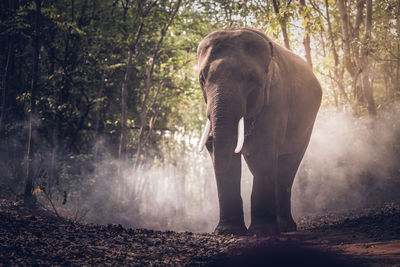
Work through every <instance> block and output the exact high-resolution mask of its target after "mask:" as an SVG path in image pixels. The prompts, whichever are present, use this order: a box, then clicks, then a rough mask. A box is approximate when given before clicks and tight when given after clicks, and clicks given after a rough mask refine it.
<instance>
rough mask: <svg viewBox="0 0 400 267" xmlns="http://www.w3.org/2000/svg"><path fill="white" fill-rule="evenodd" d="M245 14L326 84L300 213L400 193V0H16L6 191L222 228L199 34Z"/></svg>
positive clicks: (174, 225) (159, 222)
mask: <svg viewBox="0 0 400 267" xmlns="http://www.w3.org/2000/svg"><path fill="white" fill-rule="evenodd" d="M240 28H255V29H259V30H261V31H262V32H265V33H266V34H267V35H268V36H269V37H270V38H272V39H273V40H275V41H276V42H278V43H280V44H281V45H282V46H284V47H286V48H287V49H290V50H292V51H293V52H294V53H296V54H298V55H300V56H302V57H303V58H304V60H305V61H306V62H307V63H308V64H309V65H310V67H312V69H313V72H314V73H315V75H316V76H317V77H318V80H319V81H320V84H321V87H322V89H323V98H322V104H321V108H320V111H319V115H318V117H317V121H316V124H315V127H314V133H313V135H312V137H311V142H310V146H309V149H308V151H307V153H306V155H305V158H304V160H303V162H302V165H301V167H300V170H299V171H298V173H297V178H296V180H295V185H294V188H293V198H292V210H293V213H294V216H295V217H298V216H301V215H304V214H307V213H312V212H321V211H326V210H332V209H344V208H361V207H368V206H371V205H376V204H379V203H385V202H390V201H399V196H400V161H399V160H400V120H399V116H400V106H399V98H400V1H399V0H380V1H372V0H357V1H356V0H354V1H347V0H336V1H335V0H299V1H292V0H272V1H262V0H247V1H246V0H232V1H226V0H190V1H189V0H64V1H49V0H3V1H1V4H0V61H1V64H0V170H1V172H0V198H2V199H12V200H15V199H17V200H18V199H19V200H20V201H24V203H26V204H27V205H39V206H42V207H45V208H47V209H49V210H51V211H52V212H54V213H56V214H57V215H63V216H68V217H70V218H73V219H74V220H77V221H84V222H94V223H99V224H107V223H116V224H122V225H123V226H126V227H135V228H149V229H160V230H180V231H182V230H188V231H203V232H204V231H212V230H213V227H215V224H216V221H217V219H218V218H217V217H218V207H217V206H216V205H217V203H218V201H217V193H216V185H215V178H214V174H213V169H212V164H211V161H210V158H209V155H208V154H207V152H206V151H203V152H202V153H199V152H198V151H197V147H198V142H199V139H200V135H201V133H202V128H203V126H204V124H205V121H206V112H205V111H206V104H205V103H204V99H203V95H202V92H201V89H200V84H199V77H198V75H199V73H198V65H197V64H198V63H197V54H196V49H197V46H198V44H199V42H200V41H201V40H202V39H203V38H204V37H205V36H206V35H207V34H209V33H211V32H212V31H214V30H217V29H240ZM282 78H284V77H282ZM243 173H244V176H245V179H243V181H242V196H243V198H244V205H245V215H246V214H247V215H246V216H247V217H248V209H249V200H248V198H249V195H250V191H251V189H250V187H251V183H252V181H251V177H250V174H249V171H248V170H247V169H244V170H243ZM246 210H247V211H246ZM246 212H247V213H246ZM246 220H247V221H248V219H246Z"/></svg>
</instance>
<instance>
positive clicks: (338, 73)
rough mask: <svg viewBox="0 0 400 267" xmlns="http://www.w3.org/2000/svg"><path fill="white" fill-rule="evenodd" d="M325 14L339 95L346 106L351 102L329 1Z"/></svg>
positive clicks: (326, 4)
mask: <svg viewBox="0 0 400 267" xmlns="http://www.w3.org/2000/svg"><path fill="white" fill-rule="evenodd" d="M325 14H326V20H327V23H328V35H329V40H330V42H331V52H332V55H333V60H334V62H335V70H334V75H335V80H336V83H337V85H338V87H339V93H340V95H341V96H342V98H343V100H344V102H345V103H346V104H351V103H350V100H349V98H348V96H347V93H346V91H345V90H344V86H343V71H342V70H341V69H340V62H339V56H338V54H337V51H336V44H335V37H334V35H333V32H332V24H331V20H330V14H329V3H328V0H325Z"/></svg>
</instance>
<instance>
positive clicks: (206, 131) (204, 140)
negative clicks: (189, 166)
mask: <svg viewBox="0 0 400 267" xmlns="http://www.w3.org/2000/svg"><path fill="white" fill-rule="evenodd" d="M210 130H211V123H210V120H209V119H207V123H206V127H205V129H204V132H203V135H202V136H201V139H200V143H199V152H201V151H203V148H204V146H205V144H206V143H207V139H208V135H209V134H210Z"/></svg>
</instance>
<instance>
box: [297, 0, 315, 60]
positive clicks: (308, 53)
mask: <svg viewBox="0 0 400 267" xmlns="http://www.w3.org/2000/svg"><path fill="white" fill-rule="evenodd" d="M300 5H301V6H302V7H303V8H306V1H305V0H300ZM303 45H304V51H305V53H306V55H305V56H306V61H307V63H308V65H310V67H311V68H312V59H311V41H310V33H309V32H308V29H305V33H304V39H303Z"/></svg>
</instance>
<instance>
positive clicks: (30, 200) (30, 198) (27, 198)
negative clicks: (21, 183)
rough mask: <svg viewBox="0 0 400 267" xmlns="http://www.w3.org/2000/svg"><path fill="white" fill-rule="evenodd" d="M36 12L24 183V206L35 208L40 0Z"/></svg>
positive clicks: (37, 0)
mask: <svg viewBox="0 0 400 267" xmlns="http://www.w3.org/2000/svg"><path fill="white" fill-rule="evenodd" d="M35 3H36V12H35V28H34V39H33V47H34V50H33V71H32V82H31V98H30V109H31V110H30V114H29V136H28V147H27V153H26V158H27V160H26V181H25V192H24V204H25V205H27V206H29V207H34V206H35V202H36V199H35V196H34V195H33V187H34V177H33V168H32V158H33V143H34V142H33V141H34V140H33V133H34V131H35V130H36V129H35V128H36V125H35V121H34V120H35V115H36V103H35V102H36V95H37V84H38V79H39V48H40V47H39V46H40V42H39V32H40V24H39V17H40V13H41V0H36V1H35Z"/></svg>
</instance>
